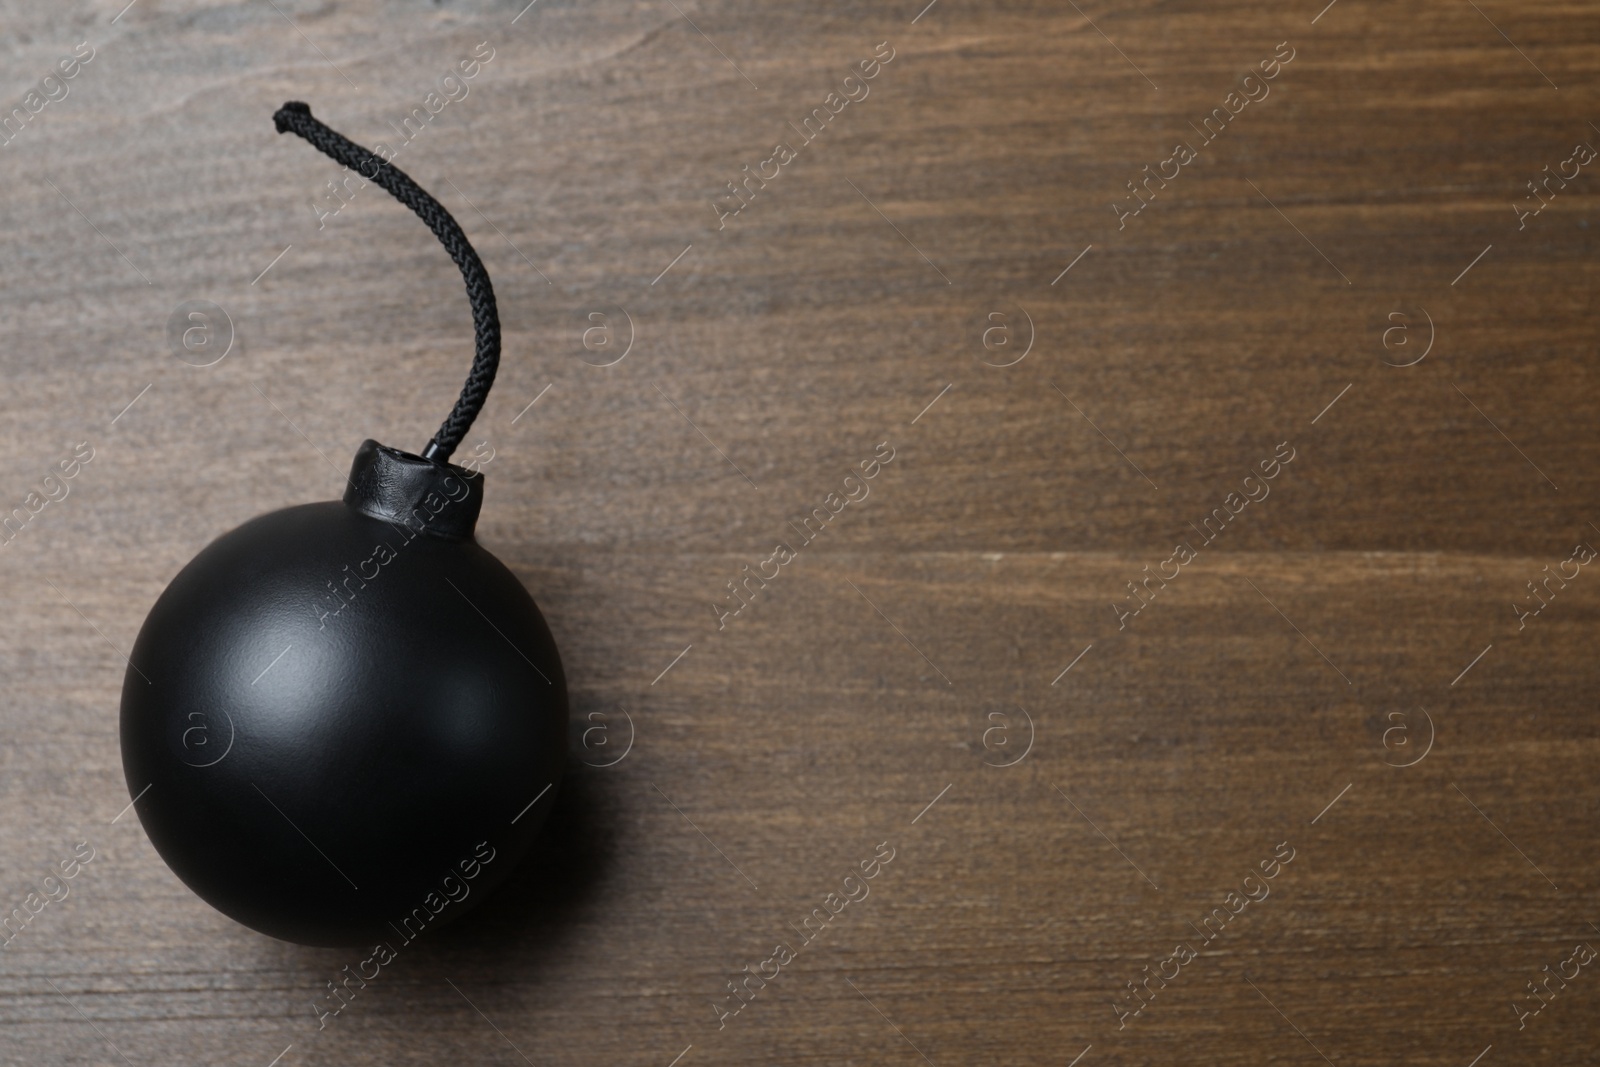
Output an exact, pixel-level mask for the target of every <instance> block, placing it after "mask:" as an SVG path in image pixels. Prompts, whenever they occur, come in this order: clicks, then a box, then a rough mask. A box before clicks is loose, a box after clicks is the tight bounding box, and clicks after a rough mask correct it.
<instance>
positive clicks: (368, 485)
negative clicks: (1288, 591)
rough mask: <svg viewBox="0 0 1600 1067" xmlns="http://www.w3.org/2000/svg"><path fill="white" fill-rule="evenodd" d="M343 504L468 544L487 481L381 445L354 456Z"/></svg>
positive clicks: (366, 445) (369, 445)
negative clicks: (484, 484) (484, 482)
mask: <svg viewBox="0 0 1600 1067" xmlns="http://www.w3.org/2000/svg"><path fill="white" fill-rule="evenodd" d="M344 502H345V504H346V505H347V506H349V507H351V508H354V509H355V510H356V511H359V512H361V513H362V514H363V515H367V516H369V517H371V518H374V519H379V520H382V521H383V522H388V523H396V524H399V525H402V526H405V527H406V528H407V529H409V530H412V531H415V532H418V533H426V534H430V535H432V536H434V537H440V538H443V539H445V540H447V541H469V540H471V539H472V536H473V530H474V529H475V528H476V527H477V524H478V512H479V510H481V509H482V507H483V475H481V474H479V473H478V472H477V471H470V470H467V469H466V468H465V467H458V466H456V465H455V464H454V463H440V462H438V461H436V460H427V459H423V458H422V457H421V456H416V455H412V454H411V453H410V452H402V451H400V450H399V449H398V448H390V447H388V446H387V445H380V444H379V443H378V442H376V441H374V440H371V439H370V438H369V439H368V440H366V441H363V442H362V443H361V447H360V448H359V449H357V450H356V458H355V461H354V462H353V463H351V465H350V479H349V483H348V485H347V486H346V488H345V492H344Z"/></svg>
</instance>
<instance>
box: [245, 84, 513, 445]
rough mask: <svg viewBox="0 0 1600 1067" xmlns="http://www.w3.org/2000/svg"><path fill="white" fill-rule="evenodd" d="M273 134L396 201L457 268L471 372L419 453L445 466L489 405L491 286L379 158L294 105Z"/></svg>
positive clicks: (438, 213)
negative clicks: (299, 143) (468, 312)
mask: <svg viewBox="0 0 1600 1067" xmlns="http://www.w3.org/2000/svg"><path fill="white" fill-rule="evenodd" d="M272 121H273V124H274V125H276V126H277V128H278V132H279V133H295V134H299V135H300V136H301V137H303V138H305V139H306V140H307V141H308V142H310V144H311V146H312V147H313V148H315V149H317V150H318V151H320V152H321V153H323V154H324V155H326V156H328V157H329V158H331V159H332V160H333V161H334V162H336V163H342V164H344V165H345V166H346V167H349V168H350V169H351V170H354V171H355V172H356V173H358V174H360V175H361V176H362V177H363V178H365V179H366V180H368V181H370V182H374V183H376V184H377V185H380V186H382V187H383V188H384V189H386V190H388V191H389V193H390V195H392V196H393V197H394V198H395V199H396V200H398V201H400V202H401V203H402V204H404V205H405V206H406V207H408V208H410V209H411V210H412V211H414V212H416V214H417V217H418V218H420V219H421V220H422V221H423V222H426V223H427V224H428V228H429V229H431V230H432V231H433V234H434V236H435V237H437V238H439V243H440V244H442V245H444V248H445V251H446V252H449V253H450V258H451V259H453V260H455V261H456V266H458V267H460V268H461V277H462V279H463V280H464V281H465V282H466V286H467V300H468V301H470V302H471V304H472V324H473V329H474V331H475V333H476V335H477V351H476V352H475V354H474V355H473V357H472V369H471V370H470V371H468V372H467V381H466V384H465V385H463V386H462V387H461V395H460V396H459V397H458V398H457V399H456V405H455V407H454V408H452V409H451V410H450V414H449V416H448V417H447V418H446V419H445V420H444V422H443V423H442V424H441V425H440V426H439V430H438V432H437V433H435V434H434V435H433V439H432V440H430V441H429V442H428V445H427V447H426V448H424V449H423V451H422V458H423V459H427V460H433V461H436V462H439V463H444V462H447V461H448V460H449V459H450V456H451V454H452V453H453V452H455V450H456V446H457V445H459V444H460V443H461V440H462V438H464V437H466V435H467V431H468V430H469V429H471V427H472V421H473V420H474V419H476V418H477V417H478V412H479V411H481V410H483V405H484V402H485V401H486V400H488V399H489V388H490V387H491V386H493V385H494V375H495V371H496V370H498V369H499V366H500V313H499V311H498V310H497V309H496V307H495V302H494V286H493V285H491V284H490V282H489V272H488V271H487V270H485V269H484V267H483V261H482V260H481V259H479V258H478V253H477V252H476V251H475V250H474V249H473V247H472V243H471V242H470V241H468V240H467V235H466V234H464V233H462V232H461V226H460V225H459V224H458V223H457V222H456V220H455V219H454V218H452V217H451V215H450V212H448V211H446V210H445V209H444V206H443V205H442V204H440V203H439V201H437V200H435V199H434V198H433V197H432V196H430V195H429V194H428V192H427V190H425V189H423V188H422V187H421V186H420V185H418V184H417V183H416V182H414V181H412V180H411V177H410V176H409V175H408V174H406V173H405V171H403V170H401V169H400V168H399V167H397V166H395V165H394V164H393V163H390V162H388V161H387V160H385V159H383V158H382V157H380V156H377V155H375V154H373V153H372V152H370V151H368V150H367V149H365V148H362V147H361V146H360V145H358V144H356V143H355V142H354V141H351V140H350V139H349V138H348V137H345V136H344V135H343V134H341V133H338V132H337V131H335V130H331V129H329V128H328V127H327V126H325V125H323V124H322V123H321V122H319V121H318V120H317V119H315V118H313V117H312V115H311V108H310V106H309V105H307V104H303V103H300V102H299V101H290V102H289V103H287V104H284V105H283V106H282V107H281V108H279V109H278V112H277V114H275V115H273V116H272Z"/></svg>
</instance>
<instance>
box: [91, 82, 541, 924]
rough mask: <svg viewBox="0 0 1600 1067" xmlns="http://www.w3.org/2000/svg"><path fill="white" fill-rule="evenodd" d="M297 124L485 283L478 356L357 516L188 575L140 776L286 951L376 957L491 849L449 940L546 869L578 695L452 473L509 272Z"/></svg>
mask: <svg viewBox="0 0 1600 1067" xmlns="http://www.w3.org/2000/svg"><path fill="white" fill-rule="evenodd" d="M275 118H276V121H277V124H278V129H279V132H294V133H297V134H299V135H301V136H302V137H305V138H306V139H307V140H309V141H310V142H311V143H312V144H313V145H315V146H316V147H318V148H319V149H321V150H322V151H323V152H325V153H326V154H328V155H330V156H332V157H333V158H334V159H335V160H337V161H339V162H341V163H344V164H345V165H347V166H351V167H353V168H356V169H358V170H360V172H361V173H362V175H363V176H364V177H366V178H367V179H368V180H370V181H375V182H377V183H378V184H379V185H381V186H383V187H384V188H385V189H387V190H389V192H391V193H393V194H394V195H395V196H396V197H397V198H398V199H400V200H401V201H402V202H403V203H406V204H407V206H409V207H411V208H412V209H413V210H415V211H416V212H417V213H418V215H419V216H421V217H422V218H423V219H424V221H426V222H428V223H429V225H430V227H432V228H433V230H434V232H435V234H436V235H438V236H439V238H440V240H441V241H443V242H444V244H445V247H446V248H447V249H448V250H449V251H450V252H451V254H452V256H453V257H454V258H455V259H456V262H457V264H458V265H459V266H460V267H461V270H462V274H463V276H464V278H465V279H466V283H467V291H468V295H469V297H470V298H471V301H472V307H473V317H474V321H475V326H476V330H477V341H478V350H477V357H476V358H475V359H474V362H473V367H472V372H471V374H470V375H469V377H468V379H467V385H466V387H464V388H463V390H462V394H461V397H460V399H459V400H458V402H457V404H456V407H455V409H454V410H453V411H452V412H451V415H450V417H449V418H448V419H446V421H445V423H444V425H443V426H441V427H440V430H439V433H437V434H436V435H435V436H434V438H433V439H432V440H431V441H430V442H429V443H428V446H427V448H426V449H424V451H423V452H422V453H421V454H420V455H415V454H411V453H408V452H403V451H400V450H398V449H394V448H388V447H385V446H383V445H380V444H378V443H377V442H375V441H371V440H369V441H366V442H365V443H363V444H362V445H361V447H360V449H359V450H358V451H357V453H356V457H355V461H354V463H353V465H352V467H351V471H350V476H349V479H348V485H347V488H346V490H345V493H344V497H343V499H342V500H335V501H327V502H323V503H314V504H303V505H300V506H297V507H290V508H285V509H283V510H280V511H274V512H271V513H270V514H267V515H262V516H260V517H258V518H256V519H253V520H251V521H249V522H247V523H245V524H244V525H243V526H240V527H239V528H237V529H235V530H233V531H231V532H229V533H226V534H224V535H222V536H221V537H219V538H217V539H216V540H215V541H213V542H212V543H211V544H210V545H208V546H207V547H206V548H205V549H203V550H202V551H201V552H200V554H199V555H198V556H196V557H195V558H194V560H192V561H191V562H190V563H189V564H188V565H187V566H186V567H184V568H183V570H182V571H180V572H179V574H178V575H177V577H175V578H174V579H173V580H172V582H171V584H170V585H169V586H168V587H167V589H166V591H165V592H163V593H162V595H161V597H160V598H159V599H158V600H157V602H156V604H155V606H154V607H153V608H152V609H151V611H150V614H149V616H148V618H147V619H146V620H145V623H144V626H143V628H142V629H141V630H140V633H139V636H138V639H137V640H136V641H135V643H134V647H133V651H132V654H131V655H130V657H129V666H128V672H127V675H126V678H125V680H124V684H123V691H122V716H121V741H122V761H123V771H124V775H125V777H126V780H127V784H128V789H129V792H130V795H132V796H133V797H134V798H135V800H136V803H135V805H134V806H135V810H136V811H137V812H138V814H139V819H140V821H141V822H142V824H143V826H144V829H145V832H146V833H147V834H148V835H149V837H150V840H151V842H152V843H153V844H154V845H155V848H156V851H157V852H158V853H160V855H161V857H162V859H163V860H165V861H166V863H167V865H168V866H169V867H170V868H171V869H172V871H173V872H174V873H175V874H176V875H177V876H178V877H179V878H180V879H181V880H182V881H183V882H184V883H185V884H186V885H188V886H189V888H190V889H192V890H194V892H195V893H196V894H197V895H199V896H200V897H201V898H202V899H204V900H205V901H206V902H207V903H209V904H211V905H212V906H213V907H215V908H216V909H217V910H219V911H221V912H223V913H224V914H226V915H228V916H229V917H231V918H233V919H235V920H237V921H238V922H240V923H243V924H244V925H246V926H249V927H251V928H253V929H255V930H257V931H259V932H261V933H264V934H268V935H271V936H273V937H277V938H281V939H283V940H286V941H294V942H299V943H301V944H308V945H354V944H370V943H372V942H373V941H374V940H379V939H382V938H385V937H389V936H391V935H392V934H393V933H394V932H395V931H396V929H397V927H396V926H395V925H394V924H395V923H397V922H399V921H401V920H403V919H404V918H405V917H406V916H408V915H412V914H413V913H414V912H415V911H416V909H418V908H424V909H432V911H433V912H435V913H437V912H439V911H442V910H443V905H442V904H441V906H440V907H439V908H434V907H433V904H432V902H433V901H434V900H435V899H437V898H438V893H437V888H438V886H439V885H440V884H441V880H442V879H444V878H447V877H450V876H452V875H453V874H455V873H456V868H457V864H458V863H459V862H460V860H461V857H463V856H468V855H472V854H474V850H475V849H482V848H484V847H487V848H489V849H492V850H493V852H494V854H495V855H496V856H497V862H496V863H495V864H493V866H492V867H485V868H484V869H483V871H482V874H481V876H480V877H479V880H478V881H477V882H476V883H475V884H474V887H473V888H474V889H475V890H476V891H475V892H474V893H472V894H471V900H470V903H469V902H467V901H466V900H465V899H463V901H461V902H460V903H454V902H452V903H451V904H450V905H449V910H448V911H446V912H444V914H441V915H439V917H438V923H437V924H436V925H442V924H443V923H444V922H447V921H451V920H453V919H455V918H457V917H459V915H461V914H463V913H465V911H466V910H467V909H468V908H470V907H473V906H476V905H477V904H478V903H479V902H481V901H482V900H483V899H484V897H486V896H488V895H489V892H490V891H492V890H493V888H494V886H495V885H496V884H498V883H499V882H501V881H503V880H504V878H505V877H506V876H507V875H508V874H509V873H511V871H512V869H513V868H514V867H515V866H516V864H517V862H518V860H519V859H520V858H522V857H523V856H524V855H526V853H527V851H528V849H529V848H530V846H531V845H532V843H533V841H534V839H535V837H536V836H537V834H538V831H539V828H540V824H541V823H542V822H543V821H544V818H545V815H546V814H547V812H548V811H549V808H550V806H551V803H552V801H553V798H554V790H555V787H556V786H557V785H558V784H559V780H560V777H561V773H562V768H563V766H564V764H565V756H566V738H567V695H566V679H565V676H564V674H563V672H562V668H561V659H560V655H559V653H558V652H557V650H556V646H555V642H554V640H553V639H552V637H551V635H550V630H549V628H548V627H547V626H546V624H545V621H544V619H543V617H542V616H541V615H540V612H539V609H538V607H537V606H536V605H535V604H534V601H533V598H532V597H531V596H529V594H528V592H527V590H526V589H524V588H523V586H522V584H521V582H519V581H518V580H517V578H516V576H515V575H514V574H512V573H511V571H510V570H508V569H507V568H506V567H505V566H504V565H503V564H502V563H500V561H499V560H497V559H495V557H494V556H493V555H492V554H490V553H489V552H488V551H487V550H485V549H484V548H483V547H482V546H480V545H479V544H478V543H477V541H476V540H475V538H474V528H475V524H476V522H477V518H478V514H479V511H480V509H481V507H482V504H483V493H484V478H483V476H482V475H481V474H480V473H478V472H476V471H472V470H468V469H466V468H464V467H460V466H456V465H454V464H452V463H450V462H449V457H450V455H451V453H452V452H453V451H454V449H455V447H456V445H457V444H459V443H460V441H461V439H462V437H463V436H464V435H465V433H466V431H467V429H468V428H469V427H470V425H471V423H472V420H473V418H474V417H475V416H476V414H477V412H478V410H479V409H481V407H482V406H483V403H484V400H485V399H486V397H487V394H488V390H489V386H490V385H492V384H493V380H494V372H495V369H496V366H497V365H498V360H499V349H500V338H499V321H498V316H497V312H496V309H495V304H494V294H493V289H492V288H491V287H490V285H489V279H488V274H487V272H485V271H484V269H483V265H482V263H481V262H480V261H479V260H478V257H477V254H476V253H475V252H474V251H473V250H472V247H471V245H470V244H468V243H467V241H466V238H465V236H464V235H462V233H461V230H460V227H459V226H458V225H456V223H455V220H454V219H453V218H451V217H450V215H449V213H448V212H446V211H445V210H444V209H443V208H442V207H440V206H439V204H438V203H437V202H436V201H434V200H433V198H432V197H431V196H429V195H428V194H427V193H426V192H424V191H423V190H422V189H420V188H419V187H417V185H416V184H415V183H414V182H412V181H411V179H410V178H409V177H407V176H406V175H405V174H404V173H403V172H401V171H399V170H398V168H395V167H394V166H393V165H392V164H389V163H385V162H384V161H382V160H380V159H378V158H377V157H376V156H374V155H372V153H370V152H367V151H366V150H365V149H362V148H360V147H359V146H357V145H354V144H352V143H351V142H349V141H347V140H345V139H344V138H343V137H341V136H340V135H339V134H337V133H334V132H333V131H332V130H329V129H328V128H327V127H326V126H323V125H322V124H321V123H320V122H318V121H317V120H315V119H314V118H312V117H311V113H310V109H309V108H307V107H306V106H305V105H304V104H293V103H291V104H286V105H284V107H283V109H281V110H280V111H279V112H278V114H277V115H276V116H275ZM424 914H427V912H426V911H425V912H424ZM430 928H431V927H430Z"/></svg>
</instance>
